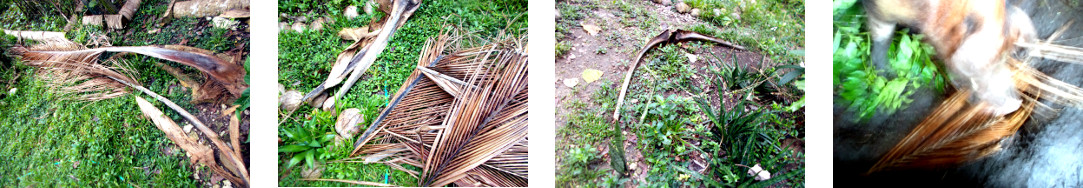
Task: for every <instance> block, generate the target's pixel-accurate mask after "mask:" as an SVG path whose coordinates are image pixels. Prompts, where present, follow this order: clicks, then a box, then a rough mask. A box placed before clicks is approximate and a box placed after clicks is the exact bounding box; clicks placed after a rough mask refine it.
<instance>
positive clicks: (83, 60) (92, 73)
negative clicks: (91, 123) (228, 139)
mask: <svg viewBox="0 0 1083 188" xmlns="http://www.w3.org/2000/svg"><path fill="white" fill-rule="evenodd" d="M178 49H180V50H178ZM11 51H12V54H13V55H16V56H19V57H21V59H22V61H23V62H24V64H26V65H28V66H34V67H41V68H43V69H46V70H47V72H49V73H53V74H54V75H57V76H55V77H53V78H56V79H58V80H60V81H55V80H54V81H52V82H54V83H56V82H63V81H82V82H81V83H77V84H72V85H70V86H65V87H64V88H62V90H68V91H69V92H89V93H91V94H90V95H89V96H88V95H84V96H88V97H86V98H82V99H84V100H100V99H105V98H112V97H117V96H121V95H123V94H124V93H125V92H126V91H124V90H123V88H124V86H127V87H129V88H133V89H136V90H139V91H141V92H143V93H145V94H147V95H149V96H152V97H154V98H155V99H157V100H158V101H161V102H162V103H164V104H165V105H166V106H169V107H170V108H172V109H174V110H175V111H177V113H178V114H180V115H181V116H182V117H184V118H185V119H187V120H188V121H189V122H191V123H192V125H194V126H195V127H196V128H198V130H199V131H200V132H202V133H203V134H204V135H205V136H206V137H207V138H208V139H209V140H211V142H212V143H213V144H214V145H215V148H217V149H218V150H220V151H221V153H219V156H220V157H219V158H220V159H221V160H223V161H224V162H223V163H222V164H224V165H225V166H226V167H229V168H228V169H229V170H231V171H232V173H231V174H235V175H238V176H239V177H240V179H238V180H237V181H234V180H232V179H231V181H234V183H236V184H238V185H247V184H248V179H249V178H248V170H247V168H246V167H245V165H244V161H243V159H242V156H240V152H236V151H235V148H232V147H230V146H229V145H227V144H225V143H224V142H223V141H222V140H221V138H220V137H219V136H218V134H217V133H216V132H214V131H213V130H211V129H210V128H208V127H207V126H206V125H204V124H203V123H202V122H201V121H199V119H198V118H196V117H195V116H193V115H192V114H191V113H189V112H188V111H186V110H184V109H183V108H181V107H180V106H178V105H177V104H175V103H173V102H172V101H170V100H169V99H166V98H165V97H162V96H160V95H158V94H157V93H154V92H153V91H150V90H148V89H146V88H143V87H142V86H140V85H139V84H138V82H136V81H135V80H134V79H132V78H131V77H130V76H128V75H126V74H122V73H120V72H118V71H116V70H114V69H118V70H123V68H122V67H117V68H110V67H106V66H104V65H102V64H101V62H102V61H106V62H113V60H112V58H110V57H111V55H107V54H105V52H122V53H128V52H130V53H138V54H143V55H148V56H152V57H157V58H160V59H165V60H170V61H174V62H178V63H181V64H185V65H189V66H193V67H196V68H197V69H200V70H202V71H204V73H207V74H208V75H211V76H210V77H212V78H213V77H215V76H214V75H216V74H218V75H220V76H221V78H223V79H230V78H231V76H237V75H236V74H228V73H229V72H232V71H236V70H230V67H229V66H230V65H233V66H236V65H234V64H231V63H223V62H225V61H223V60H221V59H219V58H217V57H216V56H214V55H209V54H207V52H205V51H200V50H196V49H194V48H191V47H182V46H172V47H170V46H167V47H153V46H143V47H106V48H96V49H85V48H83V47H82V46H79V45H77V44H74V43H72V42H70V41H67V40H66V39H65V40H46V41H43V43H41V44H39V45H36V46H33V47H30V48H27V47H22V46H16V47H13V48H12V49H11ZM223 73H227V74H223ZM239 75H240V76H241V77H242V79H243V75H244V71H243V69H241V70H240V73H239ZM236 83H239V84H236V85H234V86H237V85H240V86H243V87H247V85H243V84H244V82H243V80H241V82H236ZM227 88H228V87H227ZM95 92H97V94H98V95H95ZM110 92H113V93H110ZM154 114H155V113H148V115H154ZM170 121H171V120H170ZM155 122H164V121H160V120H155ZM163 131H165V132H167V133H168V132H169V131H170V130H167V129H163ZM236 149H239V148H236ZM212 158H213V157H212ZM209 164H211V165H209V166H212V165H216V164H218V163H209ZM216 173H226V172H225V171H216ZM222 175H223V176H226V175H227V174H222Z"/></svg>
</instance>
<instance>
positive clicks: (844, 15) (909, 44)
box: [833, 0, 947, 120]
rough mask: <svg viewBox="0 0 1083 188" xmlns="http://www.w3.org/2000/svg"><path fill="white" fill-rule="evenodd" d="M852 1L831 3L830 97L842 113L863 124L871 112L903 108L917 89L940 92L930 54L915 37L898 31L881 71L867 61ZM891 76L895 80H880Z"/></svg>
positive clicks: (941, 79) (865, 39)
mask: <svg viewBox="0 0 1083 188" xmlns="http://www.w3.org/2000/svg"><path fill="white" fill-rule="evenodd" d="M855 3H856V1H852V0H836V1H835V10H834V13H835V15H834V18H835V20H834V21H835V27H834V30H835V31H834V33H835V38H834V48H833V50H834V54H833V57H834V58H833V59H834V60H833V64H834V73H833V81H834V85H835V93H836V96H838V97H839V98H841V99H842V100H840V102H841V103H843V104H844V105H845V106H846V109H847V110H848V111H851V112H854V113H857V116H858V117H859V118H858V119H859V120H868V119H869V118H871V117H872V116H873V115H875V114H876V113H878V112H880V113H882V114H884V115H891V114H894V113H895V111H896V110H898V109H899V108H902V107H904V106H906V105H908V104H909V103H910V102H911V101H912V99H910V96H911V95H912V94H913V93H914V91H915V90H917V89H919V88H922V87H934V89H936V90H937V91H941V92H942V91H943V90H944V88H945V87H946V86H945V83H946V81H945V80H947V77H946V75H944V74H941V73H940V70H939V69H938V67H937V66H936V64H935V63H934V62H933V60H932V59H933V55H934V51H933V49H932V47H931V46H929V45H928V44H924V43H921V42H920V41H921V38H922V36H921V35H912V34H909V32H908V31H906V30H903V31H900V32H899V33H898V34H899V37H895V39H893V41H892V45H891V48H890V49H889V51H888V57H887V58H888V59H889V65H888V67H883V69H886V70H880V69H877V67H875V66H874V65H871V64H870V63H869V59H870V58H869V49H870V48H871V42H870V39H869V36H868V33H864V32H861V28H862V27H863V25H864V18H865V15H864V10H863V9H862V8H861V6H854V4H855ZM882 73H892V74H894V75H897V77H895V78H887V77H884V76H881V75H880V74H882Z"/></svg>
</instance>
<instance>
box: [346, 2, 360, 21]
mask: <svg viewBox="0 0 1083 188" xmlns="http://www.w3.org/2000/svg"><path fill="white" fill-rule="evenodd" d="M343 14H344V15H346V18H347V19H353V18H356V17H357V16H359V15H358V13H357V6H353V5H350V6H348V7H346V10H345V11H344V13H343Z"/></svg>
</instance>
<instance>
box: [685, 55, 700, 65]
mask: <svg viewBox="0 0 1083 188" xmlns="http://www.w3.org/2000/svg"><path fill="white" fill-rule="evenodd" d="M684 56H685V57H688V62H689V63H696V60H697V59H699V56H697V55H696V54H691V53H686V54H684Z"/></svg>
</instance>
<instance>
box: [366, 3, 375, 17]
mask: <svg viewBox="0 0 1083 188" xmlns="http://www.w3.org/2000/svg"><path fill="white" fill-rule="evenodd" d="M372 4H374V2H372V1H367V2H365V14H372V12H375V11H376V9H375V8H373V7H372Z"/></svg>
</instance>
